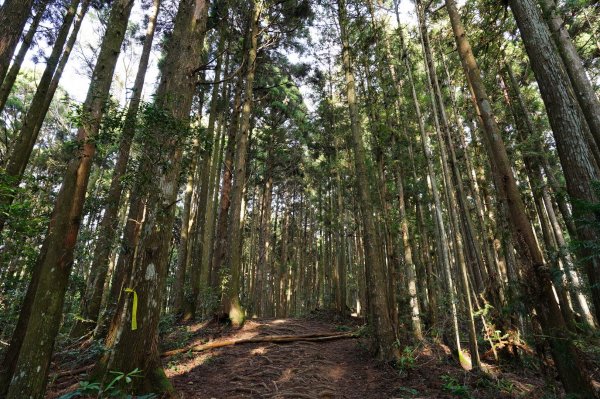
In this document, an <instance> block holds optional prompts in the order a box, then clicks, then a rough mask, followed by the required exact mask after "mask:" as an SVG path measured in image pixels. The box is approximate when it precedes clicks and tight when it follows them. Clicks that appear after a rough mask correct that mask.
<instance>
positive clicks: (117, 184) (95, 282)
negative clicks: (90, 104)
mask: <svg viewBox="0 0 600 399" xmlns="http://www.w3.org/2000/svg"><path fill="white" fill-rule="evenodd" d="M159 9H160V0H154V1H153V4H152V10H151V11H150V15H149V19H148V25H147V28H146V37H145V39H144V46H143V49H142V54H141V56H140V61H139V65H138V70H137V75H136V77H135V83H134V84H133V88H132V96H131V100H130V101H129V108H128V109H127V115H126V117H125V122H124V125H123V131H122V133H121V139H120V143H119V152H118V154H117V162H116V164H115V167H114V170H113V175H112V178H111V182H110V188H109V190H108V196H107V198H106V206H105V209H104V215H103V216H102V221H101V222H100V226H99V231H98V239H97V241H96V247H95V249H94V257H93V260H92V265H91V266H90V276H89V277H88V282H87V288H86V295H85V297H84V302H83V304H82V314H81V316H82V318H83V319H84V320H82V321H78V322H76V324H75V325H74V326H73V329H72V331H71V336H72V337H81V336H83V335H85V334H86V333H87V332H88V331H91V330H92V329H93V328H94V327H95V326H96V323H97V321H98V315H99V314H100V305H101V303H102V294H103V293H104V283H105V281H106V276H107V273H108V263H109V258H110V252H111V251H112V247H113V243H114V240H115V236H116V234H117V227H118V223H119V218H118V214H119V206H120V204H121V196H122V193H123V181H122V180H123V176H124V175H125V172H126V170H127V163H128V162H129V152H130V149H131V143H132V141H133V136H134V134H135V127H136V118H137V114H138V110H139V107H140V101H141V97H142V89H143V87H144V80H145V77H146V70H147V69H148V62H149V60H150V54H151V50H152V43H153V40H154V31H155V27H156V18H157V16H158V12H159Z"/></svg>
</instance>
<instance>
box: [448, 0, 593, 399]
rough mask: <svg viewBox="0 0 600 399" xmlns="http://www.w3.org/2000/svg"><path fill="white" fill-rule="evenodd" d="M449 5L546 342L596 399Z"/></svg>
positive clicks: (568, 386)
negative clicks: (568, 329) (556, 297)
mask: <svg viewBox="0 0 600 399" xmlns="http://www.w3.org/2000/svg"><path fill="white" fill-rule="evenodd" d="M510 1H511V4H512V3H514V1H512V0H510ZM524 1H528V0H524ZM520 3H522V1H521V2H520ZM446 9H447V11H448V14H449V15H450V21H451V23H452V30H453V32H454V37H455V39H456V45H457V47H458V51H459V54H460V58H461V62H462V65H463V68H464V70H465V74H466V76H467V79H468V82H469V84H470V88H471V90H472V93H473V96H474V99H475V105H476V108H477V112H478V114H479V115H480V118H481V122H482V125H483V132H484V141H485V142H486V148H487V151H488V156H489V158H490V161H491V162H492V168H493V170H494V173H493V175H494V181H495V183H496V189H497V190H498V194H499V195H498V196H499V198H500V199H501V201H502V202H503V203H505V204H507V205H508V207H507V208H508V212H509V216H510V221H511V224H512V229H511V230H512V233H513V235H514V238H515V241H516V242H517V243H518V245H519V246H520V250H521V255H522V258H523V266H524V267H525V270H524V272H525V275H526V280H527V281H528V290H529V292H528V294H529V296H530V298H531V300H532V301H533V302H534V306H535V309H536V311H537V313H538V316H539V318H540V323H541V325H542V328H543V332H544V334H545V335H546V336H547V337H548V338H547V341H548V343H549V345H550V347H551V351H552V355H553V358H554V361H555V363H556V367H557V369H558V373H559V376H560V378H561V380H562V382H563V385H564V386H565V390H566V391H567V393H572V394H576V395H581V396H582V397H585V398H592V397H594V396H595V394H594V391H593V388H592V386H591V383H590V380H589V377H588V376H587V375H586V374H585V371H584V367H583V364H582V362H581V359H580V357H579V354H578V353H577V350H576V348H575V345H574V344H573V341H572V340H571V338H570V336H569V334H568V331H567V329H566V325H565V321H564V319H563V317H562V314H561V312H560V309H559V307H558V303H557V302H556V299H555V297H554V293H553V290H552V283H551V278H550V275H549V271H548V268H547V266H546V265H545V262H544V258H543V256H542V253H541V251H540V249H539V247H538V246H537V242H536V240H535V236H534V233H533V229H532V226H531V222H530V221H529V219H528V217H527V214H526V213H525V205H524V204H523V200H522V198H521V195H520V192H519V189H518V187H517V184H516V181H515V177H514V175H513V172H512V169H511V165H510V163H509V160H508V155H507V153H506V147H505V146H504V142H503V141H502V136H501V134H500V129H499V128H498V125H497V124H496V120H495V119H494V115H493V112H492V108H491V104H490V102H489V98H488V95H487V92H486V89H485V87H484V85H483V81H482V78H481V71H480V70H479V67H478V65H477V61H476V60H475V57H474V55H473V52H472V50H471V45H470V44H469V41H468V39H467V36H466V32H465V30H464V27H463V25H462V22H461V21H460V16H459V14H458V10H457V8H456V4H455V2H454V0H446Z"/></svg>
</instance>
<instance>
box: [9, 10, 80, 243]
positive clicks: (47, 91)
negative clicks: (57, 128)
mask: <svg viewBox="0 0 600 399" xmlns="http://www.w3.org/2000/svg"><path fill="white" fill-rule="evenodd" d="M78 5H79V0H71V3H70V4H69V7H68V8H67V11H66V13H65V17H64V19H63V23H62V25H61V27H60V30H59V32H58V36H57V37H56V41H55V42H54V46H53V47H52V52H51V53H50V57H49V58H48V60H47V62H46V68H44V73H43V74H42V77H41V79H40V82H39V84H38V87H37V90H36V92H35V95H34V96H33V99H32V101H31V105H30V106H29V110H28V111H27V115H26V116H25V119H24V123H23V126H22V127H21V131H20V132H19V136H18V137H17V139H16V142H15V144H14V146H13V149H12V151H11V153H10V155H9V156H8V161H7V163H6V174H7V175H8V176H9V178H10V181H9V184H10V185H11V187H18V186H19V184H20V183H21V179H22V177H23V173H25V168H26V166H27V164H28V163H29V158H30V157H31V151H32V150H33V147H34V145H35V142H36V140H37V136H38V133H39V131H40V128H41V127H42V124H43V122H44V118H45V117H46V113H47V112H48V108H49V106H50V102H51V101H52V97H53V96H54V92H55V90H56V89H54V90H51V83H52V80H53V76H54V75H55V71H56V68H57V65H58V63H59V60H60V55H61V53H62V52H63V47H64V46H65V43H66V41H67V38H68V35H69V30H70V29H71V25H72V23H73V20H74V18H75V14H76V13H77V7H78ZM88 5H89V0H85V1H84V2H83V4H82V7H81V11H80V14H79V16H78V20H81V19H82V18H83V16H84V15H85V12H86V11H87V7H88ZM75 33H76V31H75ZM67 57H68V55H67ZM0 72H1V71H0ZM13 200H14V195H12V194H8V195H4V196H1V197H0V206H1V207H9V206H10V205H11V204H12V201H13ZM5 223H6V216H5V214H4V213H2V215H1V216H0V231H1V230H2V229H3V228H4V224H5Z"/></svg>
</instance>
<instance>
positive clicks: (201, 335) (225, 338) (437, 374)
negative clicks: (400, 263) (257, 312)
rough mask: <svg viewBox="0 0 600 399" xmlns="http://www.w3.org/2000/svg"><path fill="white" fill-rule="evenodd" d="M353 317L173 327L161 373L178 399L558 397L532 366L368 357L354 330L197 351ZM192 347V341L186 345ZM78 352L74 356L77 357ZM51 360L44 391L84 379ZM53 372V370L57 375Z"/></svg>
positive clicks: (325, 327) (431, 356) (347, 325)
mask: <svg viewBox="0 0 600 399" xmlns="http://www.w3.org/2000/svg"><path fill="white" fill-rule="evenodd" d="M359 327H360V322H359V321H358V320H356V319H351V318H345V319H340V318H339V317H333V316H331V315H329V314H327V313H325V312H323V313H315V314H313V315H311V316H309V317H305V318H295V319H251V320H248V321H247V322H246V323H245V325H244V327H243V328H242V329H239V330H233V329H231V328H227V327H223V326H219V325H218V324H216V323H211V324H208V323H194V324H188V325H181V326H177V327H175V328H173V329H172V330H171V331H170V332H169V333H168V334H167V336H164V337H163V342H168V343H169V345H168V347H167V348H164V350H165V352H166V351H169V350H170V351H172V352H178V353H176V354H172V355H169V356H164V357H163V364H164V368H165V371H166V374H167V376H168V378H169V379H170V380H171V383H172V384H173V386H174V387H175V389H176V391H177V393H178V395H179V397H180V398H182V399H187V398H190V399H192V398H198V399H200V398H202V399H211V398H215V399H230V398H306V399H329V398H332V399H333V398H348V399H369V398H377V399H383V398H405V399H409V398H411V399H423V398H482V399H483V398H486V399H487V398H532V399H535V398H540V399H541V398H559V397H561V396H562V395H561V394H560V393H558V392H556V390H557V389H556V388H548V384H547V382H546V381H545V379H544V378H543V376H542V374H541V373H540V372H539V371H536V370H535V368H533V367H523V366H517V365H514V366H510V365H504V366H502V367H499V366H497V365H493V364H485V369H486V373H473V372H466V371H464V370H463V369H462V368H461V367H460V365H458V363H457V361H456V360H455V359H453V358H452V356H451V355H450V351H449V349H448V348H447V347H445V346H444V345H441V344H435V345H434V344H431V343H429V344H422V345H420V346H419V347H409V348H407V349H405V350H404V351H403V356H402V359H401V361H400V362H399V364H397V365H396V367H392V366H391V365H388V364H384V363H381V362H378V361H376V360H375V359H374V358H373V357H372V356H371V355H370V354H369V350H368V343H369V340H368V339H367V338H364V337H360V336H352V337H343V338H339V339H332V340H326V341H294V342H288V343H274V342H258V343H245V344H238V345H229V346H222V347H218V348H213V349H207V350H202V351H198V348H199V346H198V345H203V344H206V343H209V344H210V345H215V344H216V345H219V344H222V343H225V342H230V341H232V340H235V341H237V340H240V339H248V338H261V337H268V336H283V335H285V336H290V335H303V336H306V335H308V334H326V333H331V334H341V333H344V332H351V331H357V330H358V328H359ZM192 348H196V349H194V350H192ZM83 357H84V356H80V357H79V359H80V360H81V359H82V358H83ZM60 363H62V362H60V361H57V362H56V363H55V367H54V377H52V375H51V385H50V386H49V391H48V392H49V394H48V396H47V397H48V398H57V397H60V395H62V394H64V393H65V392H68V391H69V390H73V389H74V388H75V387H76V386H77V385H76V384H77V382H78V381H81V380H85V373H86V372H87V370H84V368H83V367H82V368H81V371H78V370H75V371H76V372H75V373H69V371H68V370H67V371H65V370H64V369H63V367H64V365H65V364H66V363H63V366H62V367H61V365H60ZM61 369H62V371H61ZM57 373H58V374H57Z"/></svg>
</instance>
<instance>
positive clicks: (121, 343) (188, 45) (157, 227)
mask: <svg viewBox="0 0 600 399" xmlns="http://www.w3.org/2000/svg"><path fill="white" fill-rule="evenodd" d="M207 17H208V4H207V2H206V1H205V0H182V1H181V2H180V3H179V8H178V10H177V16H176V17H175V23H174V28H173V33H172V35H171V37H170V40H169V42H168V44H167V48H166V50H165V63H164V64H163V66H162V70H161V78H160V83H159V87H158V89H157V93H156V98H155V102H154V107H155V108H156V111H157V112H158V115H160V117H161V118H160V119H159V120H156V119H151V120H149V121H148V122H149V123H151V124H153V125H154V124H155V123H158V124H156V125H155V131H154V132H153V133H152V135H153V138H154V140H155V142H154V143H155V145H156V148H151V147H149V146H146V148H145V154H144V157H149V158H150V159H154V160H157V159H158V160H160V162H158V163H154V164H148V165H149V166H150V168H149V169H147V170H142V172H143V173H148V174H149V175H152V176H155V177H156V179H157V181H158V190H155V189H154V188H151V187H149V186H146V187H145V190H146V191H147V196H148V200H147V205H146V206H147V210H146V217H145V221H144V226H143V228H142V231H141V237H140V239H139V240H140V242H139V249H138V251H137V254H136V259H135V263H134V270H133V273H132V275H131V278H130V279H129V281H128V283H127V285H128V288H129V289H131V290H133V295H132V296H133V298H130V297H129V296H127V295H122V296H121V299H120V301H121V302H122V303H123V305H122V306H120V311H119V312H117V313H116V314H115V316H114V318H115V320H116V321H115V320H113V323H112V328H111V330H110V331H109V332H108V336H107V339H106V346H107V347H108V348H110V350H109V351H107V352H106V353H105V354H104V355H103V356H102V358H101V359H100V361H99V362H98V364H97V365H96V371H95V374H96V376H97V378H98V379H101V380H109V379H110V378H111V374H110V372H109V371H110V370H134V369H136V368H137V369H139V370H142V374H143V376H142V378H138V379H136V380H135V384H134V385H135V387H136V392H137V393H149V392H153V393H160V394H168V393H169V392H172V390H173V388H172V387H171V385H170V383H169V382H168V380H167V379H166V376H165V374H164V371H163V369H162V365H161V361H160V353H159V351H158V345H157V342H158V322H159V318H160V312H161V305H162V303H163V298H164V292H165V288H166V280H167V273H168V266H169V262H168V261H169V246H170V244H171V238H172V231H173V230H172V226H173V223H174V218H175V208H174V206H173V204H174V203H175V202H176V199H177V193H178V191H179V185H178V183H177V182H178V180H179V174H180V171H181V161H182V155H183V144H184V138H185V136H186V133H187V132H188V130H189V129H188V125H189V119H190V115H189V114H190V110H191V107H192V100H193V96H194V93H195V87H196V82H197V71H198V70H199V66H200V65H199V64H200V63H201V62H202V58H201V52H202V47H203V44H204V37H205V34H206V21H207ZM157 156H158V158H156V157H157ZM136 299H137V300H136ZM136 305H137V309H135V310H134V309H133V308H134V306H136ZM135 313H137V314H139V315H140V316H141V317H140V320H139V323H137V326H136V325H134V324H132V323H134V321H133V320H132V318H133V317H134V314H135Z"/></svg>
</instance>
